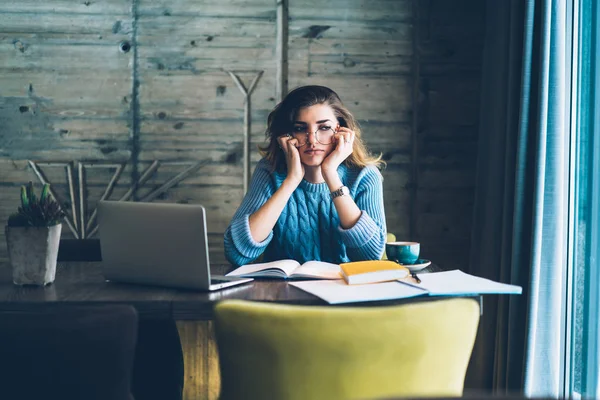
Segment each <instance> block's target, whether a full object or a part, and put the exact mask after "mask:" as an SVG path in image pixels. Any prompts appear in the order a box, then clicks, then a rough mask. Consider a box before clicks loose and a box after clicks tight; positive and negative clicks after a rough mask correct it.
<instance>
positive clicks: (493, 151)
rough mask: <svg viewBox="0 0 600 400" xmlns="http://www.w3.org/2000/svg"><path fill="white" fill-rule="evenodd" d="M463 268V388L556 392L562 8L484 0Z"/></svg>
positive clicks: (562, 224) (561, 294)
mask: <svg viewBox="0 0 600 400" xmlns="http://www.w3.org/2000/svg"><path fill="white" fill-rule="evenodd" d="M487 8H488V9H487V15H486V17H487V20H486V26H487V32H486V47H485V53H484V74H483V82H482V85H483V86H482V102H483V103H482V107H481V108H482V111H481V119H480V121H481V122H480V136H479V137H480V143H479V146H480V148H479V160H478V178H477V189H476V201H475V211H474V228H473V236H472V254H471V263H470V272H472V273H474V274H477V275H480V276H485V277H488V278H490V279H496V280H500V281H502V282H507V283H513V284H518V285H521V286H522V287H523V289H524V290H523V295H522V296H520V297H519V296H510V297H509V296H506V297H500V298H488V299H486V305H485V312H484V315H483V319H482V321H481V328H480V332H479V339H478V343H477V344H476V348H475V351H474V355H473V360H472V363H471V368H470V371H469V374H468V376H469V378H470V379H469V380H468V381H467V382H466V386H467V387H483V388H490V387H491V388H493V389H495V391H497V392H505V391H508V392H520V391H523V390H524V392H525V394H526V395H528V396H552V397H555V396H558V395H559V394H561V393H562V392H561V385H562V373H561V371H562V370H561V365H562V354H563V350H564V349H563V347H562V346H563V341H562V340H563V338H564V326H565V324H564V318H565V313H566V308H565V299H566V272H567V269H566V249H567V246H566V244H567V204H568V203H567V200H568V182H569V181H568V165H569V164H568V160H569V158H568V155H569V134H568V131H566V130H565V129H564V127H565V117H566V113H567V105H568V103H567V93H568V80H567V71H566V60H567V59H566V51H567V47H566V40H565V38H566V29H565V24H566V7H565V2H564V1H560V0H556V1H555V0H545V1H542V0H527V1H523V0H514V1H503V0H489V1H488V3H487Z"/></svg>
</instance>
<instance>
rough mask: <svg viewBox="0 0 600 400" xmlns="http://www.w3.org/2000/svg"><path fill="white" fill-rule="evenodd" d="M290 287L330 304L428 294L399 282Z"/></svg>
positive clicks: (312, 283)
mask: <svg viewBox="0 0 600 400" xmlns="http://www.w3.org/2000/svg"><path fill="white" fill-rule="evenodd" d="M290 285H292V286H295V287H297V288H298V289H302V290H304V291H305V292H308V293H310V294H312V295H315V296H317V297H320V298H321V299H323V300H325V301H326V302H328V303H329V304H342V303H356V302H360V301H379V300H394V299H403V298H408V297H415V296H423V295H426V294H427V292H426V291H425V290H422V289H417V288H413V287H411V286H408V285H403V284H401V283H400V282H397V281H393V282H384V283H372V284H367V285H347V284H346V282H344V281H343V280H336V281H306V282H293V283H290Z"/></svg>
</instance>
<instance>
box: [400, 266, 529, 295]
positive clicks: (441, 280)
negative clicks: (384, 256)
mask: <svg viewBox="0 0 600 400" xmlns="http://www.w3.org/2000/svg"><path fill="white" fill-rule="evenodd" d="M417 275H418V276H419V279H421V283H412V282H408V281H402V282H403V283H405V284H406V285H407V286H408V285H410V286H414V287H419V288H422V289H426V290H428V291H429V295H430V296H458V295H469V294H521V292H522V288H521V287H520V286H515V285H507V284H505V283H499V282H495V281H491V280H489V279H484V278H480V277H478V276H473V275H469V274H466V273H464V272H462V271H460V270H458V269H455V270H452V271H444V272H431V273H426V274H425V273H424V274H417Z"/></svg>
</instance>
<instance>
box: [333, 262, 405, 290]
mask: <svg viewBox="0 0 600 400" xmlns="http://www.w3.org/2000/svg"><path fill="white" fill-rule="evenodd" d="M340 268H341V270H342V271H341V272H342V277H343V278H344V280H345V281H346V283H348V284H349V285H357V284H361V283H375V282H385V281H394V280H396V279H402V278H406V277H407V276H408V275H409V274H410V271H409V270H408V268H406V267H404V266H402V265H400V264H398V263H395V262H393V261H384V260H372V261H355V262H349V263H344V264H340Z"/></svg>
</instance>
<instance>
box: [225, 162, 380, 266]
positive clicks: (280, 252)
mask: <svg viewBox="0 0 600 400" xmlns="http://www.w3.org/2000/svg"><path fill="white" fill-rule="evenodd" d="M338 174H339V176H340V179H341V181H342V183H343V184H344V185H346V186H348V188H349V189H350V196H352V198H353V199H354V201H355V202H356V204H357V205H358V208H359V209H360V210H361V212H362V213H361V216H360V218H359V219H358V221H357V222H356V224H355V225H354V226H353V227H351V228H349V229H343V228H342V227H341V226H340V220H339V217H338V214H337V211H336V209H335V206H334V204H333V201H332V200H331V198H330V196H329V188H328V187H327V184H326V183H319V184H313V183H310V182H308V181H305V180H303V181H302V182H301V183H300V185H298V187H297V188H296V190H295V191H294V192H293V194H292V196H291V197H290V199H289V200H288V202H287V204H286V206H285V208H284V209H283V212H282V213H281V215H280V216H279V219H278V220H277V223H276V224H275V227H274V228H273V230H272V231H271V232H270V233H269V236H268V237H267V238H266V239H265V240H263V241H262V242H256V241H255V240H254V239H253V238H252V235H251V234H250V225H249V222H248V221H249V217H250V215H252V214H253V213H254V212H255V211H256V210H258V209H259V208H260V207H261V206H262V205H263V204H264V203H265V202H266V201H267V200H268V199H269V198H270V197H271V196H272V195H273V193H275V191H276V190H277V189H278V188H279V187H280V186H281V184H282V183H283V180H284V179H285V177H286V174H285V173H277V172H271V171H270V165H269V163H268V161H267V160H265V159H262V160H260V161H259V163H258V165H257V166H256V169H255V171H254V175H253V176H252V181H251V182H250V187H249V189H248V193H247V194H246V196H245V197H244V200H243V201H242V204H241V205H240V207H239V208H238V210H237V211H236V213H235V215H234V216H233V219H232V220H231V222H230V224H229V227H228V228H227V230H226V231H225V256H226V257H227V260H229V262H230V263H232V264H233V265H235V266H239V265H244V264H248V263H250V262H252V261H253V260H255V259H256V258H257V257H258V256H260V255H261V254H263V253H264V258H263V261H264V262H267V261H273V260H279V259H286V258H291V259H295V260H297V261H298V262H300V263H304V262H305V261H310V260H320V261H327V262H332V263H336V264H339V263H342V262H348V261H360V260H377V259H380V258H381V256H382V254H383V251H384V248H385V239H386V226H385V215H384V210H383V192H382V177H381V174H380V173H379V170H378V169H377V168H376V167H374V166H368V167H365V168H362V169H360V168H357V169H352V168H348V167H346V166H345V165H343V164H342V165H340V167H339V168H338Z"/></svg>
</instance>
